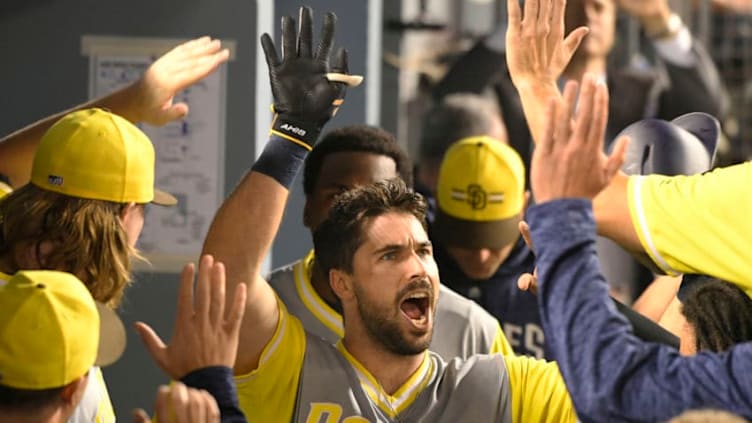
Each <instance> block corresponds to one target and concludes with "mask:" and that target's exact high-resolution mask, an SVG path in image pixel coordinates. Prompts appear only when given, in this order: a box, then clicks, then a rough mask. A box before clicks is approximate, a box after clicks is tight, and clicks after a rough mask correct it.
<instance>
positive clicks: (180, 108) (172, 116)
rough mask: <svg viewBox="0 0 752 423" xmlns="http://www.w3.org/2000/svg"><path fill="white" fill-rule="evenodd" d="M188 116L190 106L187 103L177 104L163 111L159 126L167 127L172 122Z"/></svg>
mask: <svg viewBox="0 0 752 423" xmlns="http://www.w3.org/2000/svg"><path fill="white" fill-rule="evenodd" d="M187 114H188V105H187V104H185V103H175V104H173V105H172V106H170V107H168V108H166V109H164V110H162V112H161V113H160V116H159V120H160V122H159V125H160V126H161V125H165V124H167V123H170V122H172V121H176V120H178V119H182V118H184V117H185V116H186V115H187Z"/></svg>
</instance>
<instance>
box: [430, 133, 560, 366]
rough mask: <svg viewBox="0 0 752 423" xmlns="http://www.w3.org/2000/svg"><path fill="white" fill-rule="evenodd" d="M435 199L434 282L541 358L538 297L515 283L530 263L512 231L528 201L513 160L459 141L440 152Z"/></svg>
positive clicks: (499, 149)
mask: <svg viewBox="0 0 752 423" xmlns="http://www.w3.org/2000/svg"><path fill="white" fill-rule="evenodd" d="M436 200H437V208H436V217H435V218H434V221H433V222H431V224H430V236H431V241H432V242H433V243H434V257H435V258H436V262H437V264H438V266H439V271H440V274H441V279H442V280H443V281H444V283H446V284H447V286H449V287H450V288H451V289H453V290H454V291H455V292H458V293H459V294H461V295H463V296H465V297H467V298H470V299H472V300H474V301H476V302H477V303H478V304H480V305H481V306H483V308H485V309H486V310H488V311H489V312H490V313H491V314H492V315H493V316H494V317H496V318H497V319H498V320H499V322H501V325H502V327H503V328H504V332H505V334H506V337H507V339H508V340H509V341H510V342H511V344H512V347H513V348H514V351H515V352H516V353H518V354H525V355H530V356H534V357H537V358H544V357H545V356H546V352H545V342H544V336H543V329H542V328H541V326H540V317H539V315H538V310H537V307H536V305H537V299H536V298H535V296H534V295H533V294H531V293H529V292H524V291H520V290H519V289H517V283H516V281H517V278H518V277H519V275H520V274H522V273H526V272H532V271H533V268H534V266H535V257H534V255H533V253H532V252H531V251H530V249H529V248H528V247H527V245H525V242H524V241H523V239H522V237H521V236H520V232H519V230H518V229H517V224H518V222H519V221H520V220H521V219H522V218H523V215H524V212H525V206H526V202H527V200H526V193H525V166H524V164H523V163H522V159H521V158H520V156H519V155H518V154H517V153H516V152H515V151H514V150H513V149H512V148H511V147H509V146H508V145H506V144H504V143H502V142H501V141H499V140H496V139H494V138H490V137H488V136H475V137H468V138H464V139H461V140H459V141H458V142H456V143H454V144H453V145H452V146H451V147H449V149H448V151H447V152H446V154H445V155H444V160H443V162H442V164H441V168H440V171H439V177H438V186H437V196H436ZM548 358H551V357H548Z"/></svg>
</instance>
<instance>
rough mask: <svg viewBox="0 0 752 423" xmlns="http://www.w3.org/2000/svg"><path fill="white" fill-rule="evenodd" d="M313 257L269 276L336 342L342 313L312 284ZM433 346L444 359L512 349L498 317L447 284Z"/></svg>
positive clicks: (307, 323) (306, 323) (294, 309)
mask: <svg viewBox="0 0 752 423" xmlns="http://www.w3.org/2000/svg"><path fill="white" fill-rule="evenodd" d="M313 257H314V256H313V251H311V252H310V253H308V255H307V256H306V257H304V258H303V259H301V260H298V261H296V262H294V263H292V264H289V265H287V266H283V267H281V268H279V269H276V270H274V271H273V272H272V273H271V274H270V275H269V277H268V278H267V280H268V281H269V284H270V285H271V286H272V287H273V288H274V290H275V291H276V292H277V295H278V296H279V298H280V299H281V300H282V302H284V303H285V305H286V306H287V309H288V310H289V311H290V313H291V314H292V315H294V316H296V317H298V319H300V321H301V322H302V323H303V327H304V328H305V329H306V331H308V332H310V333H312V334H314V335H317V336H320V337H322V338H324V339H326V340H327V341H329V342H331V343H335V342H337V341H338V340H339V339H341V338H342V336H343V335H344V329H343V326H342V316H341V315H340V314H339V313H338V312H337V311H336V310H334V309H333V308H332V307H331V306H329V305H328V304H327V303H326V302H325V301H324V300H323V299H322V298H321V296H319V295H318V293H317V292H316V290H315V289H314V288H313V285H312V284H311V278H310V275H311V267H312V263H313ZM430 349H431V351H434V352H436V353H438V354H439V355H440V356H441V357H442V358H444V359H445V360H451V359H452V358H454V357H462V358H467V357H470V356H471V355H473V354H490V353H496V352H501V353H503V354H511V353H513V352H512V348H511V347H510V346H509V343H508V342H507V339H506V337H505V336H504V334H503V332H502V331H501V327H500V326H499V322H498V321H497V320H496V318H494V317H493V316H491V315H490V314H489V313H488V312H487V311H485V310H484V309H483V308H482V307H481V306H479V305H478V304H476V303H475V302H474V301H472V300H468V299H467V298H465V297H462V296H461V295H459V294H457V293H456V292H454V291H452V290H451V289H449V288H447V287H445V286H444V285H441V291H440V294H439V303H438V306H437V308H436V323H435V326H434V335H433V339H432V341H431V346H430Z"/></svg>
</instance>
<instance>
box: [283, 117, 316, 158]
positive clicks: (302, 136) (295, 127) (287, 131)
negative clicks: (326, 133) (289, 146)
mask: <svg viewBox="0 0 752 423" xmlns="http://www.w3.org/2000/svg"><path fill="white" fill-rule="evenodd" d="M271 132H272V133H273V134H274V135H277V136H279V137H282V138H284V139H286V140H288V141H291V142H293V143H295V144H298V145H300V146H301V147H304V148H305V149H307V150H308V151H311V149H312V148H313V145H314V144H315V143H316V140H317V139H318V137H319V133H321V127H320V126H319V125H317V124H315V123H310V122H301V121H300V120H297V119H295V118H293V117H290V116H287V115H282V114H278V115H276V116H275V117H274V122H272V129H271Z"/></svg>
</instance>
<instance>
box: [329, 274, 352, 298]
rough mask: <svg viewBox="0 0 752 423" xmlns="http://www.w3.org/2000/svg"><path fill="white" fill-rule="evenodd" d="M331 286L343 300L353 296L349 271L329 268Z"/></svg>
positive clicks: (335, 293)
mask: <svg viewBox="0 0 752 423" xmlns="http://www.w3.org/2000/svg"><path fill="white" fill-rule="evenodd" d="M329 286H330V287H331V288H332V291H334V295H336V296H337V298H339V300H340V301H341V302H345V301H348V300H349V299H351V298H352V297H353V295H354V294H353V287H352V278H350V275H348V274H347V272H344V271H342V270H339V269H331V270H329Z"/></svg>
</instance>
